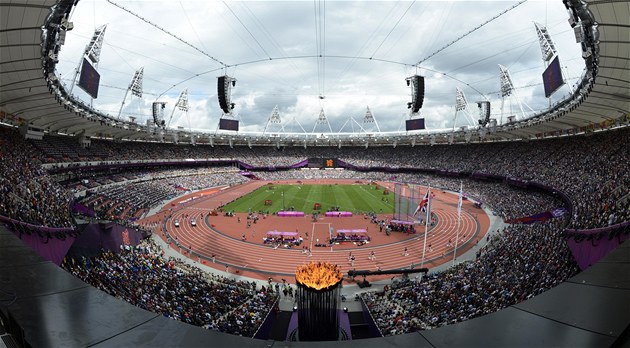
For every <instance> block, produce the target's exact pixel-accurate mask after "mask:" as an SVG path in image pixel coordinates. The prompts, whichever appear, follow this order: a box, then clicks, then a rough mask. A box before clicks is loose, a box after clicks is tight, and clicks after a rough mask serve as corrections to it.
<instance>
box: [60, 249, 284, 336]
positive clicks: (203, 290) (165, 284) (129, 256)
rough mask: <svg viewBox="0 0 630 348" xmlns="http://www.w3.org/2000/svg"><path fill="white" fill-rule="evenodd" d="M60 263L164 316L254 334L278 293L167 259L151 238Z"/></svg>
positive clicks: (110, 292)
mask: <svg viewBox="0 0 630 348" xmlns="http://www.w3.org/2000/svg"><path fill="white" fill-rule="evenodd" d="M62 267H63V268H64V269H65V270H67V271H68V272H70V273H72V274H74V275H75V276H77V277H79V278H81V279H82V280H84V281H85V282H87V283H89V284H91V285H92V286H94V287H96V288H98V289H101V290H103V291H105V292H107V293H109V294H110V295H112V296H115V297H118V298H120V299H123V300H125V301H127V302H129V303H131V304H133V305H135V306H138V307H140V308H143V309H146V310H149V311H152V312H155V313H160V314H162V315H164V316H165V317H168V318H172V319H175V320H180V321H183V322H185V323H188V324H192V325H196V326H201V327H204V328H208V329H213V330H218V331H221V332H226V333H230V334H235V335H241V336H247V337H253V335H254V334H255V333H256V330H257V329H258V327H259V326H260V325H261V324H262V322H263V320H264V319H265V317H266V316H267V314H268V313H269V311H270V310H271V309H272V306H273V305H274V303H275V302H276V299H277V297H278V294H277V293H276V292H274V290H273V287H271V286H269V287H267V288H265V287H264V286H263V287H261V288H258V287H257V285H256V283H255V282H246V281H235V280H231V279H229V278H226V277H223V276H220V275H216V274H211V273H207V272H204V271H202V270H201V269H199V268H198V267H194V266H191V265H188V264H185V263H183V262H181V261H179V260H177V259H174V258H170V257H165V256H164V254H163V252H162V250H161V249H160V247H159V246H158V245H157V244H156V243H155V242H152V241H151V240H150V239H145V240H143V241H142V242H141V243H140V244H138V245H137V246H136V247H126V248H123V250H121V251H120V252H119V253H114V252H111V251H104V252H102V253H101V254H100V255H98V256H96V257H79V258H73V257H70V256H66V258H65V259H64V261H63V263H62Z"/></svg>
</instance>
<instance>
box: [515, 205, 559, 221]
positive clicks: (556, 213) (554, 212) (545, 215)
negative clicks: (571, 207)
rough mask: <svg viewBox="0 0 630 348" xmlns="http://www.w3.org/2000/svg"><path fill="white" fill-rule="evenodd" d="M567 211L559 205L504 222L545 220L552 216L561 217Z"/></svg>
mask: <svg viewBox="0 0 630 348" xmlns="http://www.w3.org/2000/svg"><path fill="white" fill-rule="evenodd" d="M567 212H568V210H567V209H566V208H565V207H560V208H556V209H552V210H548V211H545V212H542V213H538V214H534V215H530V216H525V217H521V218H518V219H510V220H507V221H505V222H506V223H508V224H533V223H535V222H545V221H547V220H550V219H553V218H558V217H562V216H564V214H566V213H567Z"/></svg>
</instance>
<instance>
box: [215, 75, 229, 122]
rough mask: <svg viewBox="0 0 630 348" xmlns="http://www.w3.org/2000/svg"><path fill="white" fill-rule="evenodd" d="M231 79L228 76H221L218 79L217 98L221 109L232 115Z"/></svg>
mask: <svg viewBox="0 0 630 348" xmlns="http://www.w3.org/2000/svg"><path fill="white" fill-rule="evenodd" d="M229 85H230V79H229V78H228V77H227V76H219V78H218V79H217V96H218V97H219V107H220V108H221V110H223V113H225V114H228V113H230V107H229V105H228V104H230V86H229Z"/></svg>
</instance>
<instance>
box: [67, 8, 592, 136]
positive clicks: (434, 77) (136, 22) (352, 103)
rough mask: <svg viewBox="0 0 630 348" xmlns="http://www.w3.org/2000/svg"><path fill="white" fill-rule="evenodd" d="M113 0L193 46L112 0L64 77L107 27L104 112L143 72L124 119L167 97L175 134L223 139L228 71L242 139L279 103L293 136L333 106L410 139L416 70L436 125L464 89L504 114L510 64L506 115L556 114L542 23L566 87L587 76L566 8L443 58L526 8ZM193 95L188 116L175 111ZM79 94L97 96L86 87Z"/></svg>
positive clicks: (113, 108)
mask: <svg viewBox="0 0 630 348" xmlns="http://www.w3.org/2000/svg"><path fill="white" fill-rule="evenodd" d="M114 2H115V3H117V4H119V5H121V6H123V7H125V8H127V9H128V10H130V11H131V12H133V13H135V14H137V15H138V16H141V17H143V18H145V19H146V20H148V21H150V22H152V23H154V24H155V25H157V26H159V27H161V28H164V29H165V30H166V31H168V32H170V33H172V34H174V35H175V36H177V37H179V38H181V39H183V40H184V41H186V43H183V42H181V41H179V40H178V39H176V38H174V37H173V36H171V35H168V34H166V33H164V32H163V31H161V30H159V29H157V28H155V27H154V26H152V25H150V24H148V23H146V22H144V21H142V20H141V19H139V18H138V17H136V16H134V15H132V14H130V13H129V12H126V11H124V10H122V9H120V8H118V7H116V6H114V5H113V4H111V3H109V2H106V1H104V0H97V1H89V0H81V1H80V2H79V3H78V5H77V7H76V9H75V10H74V12H73V13H72V17H71V21H72V22H73V23H74V29H73V30H72V31H69V32H68V34H67V37H66V43H65V45H64V46H63V48H62V50H61V52H60V62H59V64H58V65H57V72H58V74H60V75H61V76H62V78H63V81H64V82H65V83H66V84H67V85H68V88H69V85H70V83H71V79H72V77H73V76H74V69H75V68H76V67H77V66H78V64H79V62H80V61H81V59H82V52H83V50H84V48H85V46H86V45H87V44H88V42H89V40H90V37H91V36H92V34H93V32H94V29H95V28H96V27H98V26H101V25H103V24H107V30H106V33H105V40H104V45H103V49H102V51H101V59H100V63H99V65H98V68H97V70H98V71H99V73H100V75H101V80H100V84H101V85H100V89H99V96H98V98H97V99H95V100H94V104H93V105H94V107H95V108H96V109H99V110H101V111H103V112H106V113H109V114H111V115H114V116H116V115H118V111H119V109H120V106H121V103H122V101H123V98H124V96H125V91H126V89H127V87H128V85H129V83H130V82H131V79H132V77H133V75H134V72H135V71H136V70H137V69H139V68H141V67H144V81H143V91H144V94H143V97H142V98H138V97H135V96H133V97H131V93H129V95H128V96H127V98H126V102H125V104H124V108H123V110H122V117H124V118H128V117H129V116H135V117H136V118H137V120H138V122H140V123H143V124H144V123H145V122H146V120H147V119H151V104H152V103H153V102H154V101H163V102H167V105H166V109H165V119H166V121H167V122H169V120H170V126H171V127H177V126H182V127H184V128H185V129H189V128H190V129H193V130H194V129H204V130H208V131H214V130H216V128H217V125H218V120H219V118H220V117H221V115H222V111H221V109H220V108H219V103H218V100H217V91H216V86H217V76H220V75H224V74H227V75H229V76H232V77H234V78H236V79H237V80H238V82H237V83H236V86H235V87H234V88H233V89H232V101H233V102H234V103H235V104H236V108H235V110H234V115H233V117H235V118H236V119H238V120H240V126H241V127H240V128H241V130H242V131H262V130H263V129H264V127H265V124H266V123H267V121H268V119H269V117H270V115H271V112H272V109H273V107H274V106H276V105H277V106H278V109H279V112H280V117H281V120H282V124H283V125H284V127H285V131H299V132H301V131H302V128H303V129H304V130H305V131H306V132H309V133H310V132H311V131H313V130H315V131H316V132H318V133H321V132H327V131H329V130H328V125H326V124H316V120H317V118H318V116H319V114H320V110H322V109H323V110H324V113H325V116H326V118H327V119H328V121H329V122H330V127H331V128H332V131H333V132H337V131H344V132H345V131H353V130H354V131H358V130H359V125H361V126H364V127H365V128H366V130H372V129H375V127H374V125H370V124H363V119H364V116H365V113H366V108H367V107H369V108H370V110H371V111H372V114H373V115H374V117H375V118H376V121H377V123H378V126H379V127H380V130H381V131H397V130H401V127H402V129H403V130H404V124H403V122H404V120H405V119H408V118H409V113H408V109H407V102H409V101H411V96H410V93H411V90H410V88H409V87H407V85H406V83H405V78H406V77H408V76H411V75H414V74H416V73H417V74H420V75H423V76H425V84H426V88H425V89H426V94H425V99H424V105H423V107H422V109H421V111H420V116H421V117H424V118H425V119H426V124H427V128H430V129H437V128H446V127H449V128H450V127H452V126H453V121H454V117H455V108H454V105H455V90H456V88H460V89H461V90H462V91H463V92H464V94H465V96H466V99H467V100H468V103H469V107H468V109H467V112H468V115H470V116H471V117H472V118H474V119H477V118H478V110H477V106H476V104H475V102H476V101H480V100H486V99H487V100H490V102H491V103H492V114H493V117H495V118H497V119H500V118H501V114H502V113H501V104H502V100H501V97H500V93H499V89H500V87H499V68H498V65H499V64H501V65H503V66H505V67H507V68H508V70H509V72H510V74H511V77H512V81H513V83H514V86H515V87H516V96H513V97H510V98H506V99H505V100H504V102H503V104H504V111H503V117H504V118H505V117H507V116H508V115H517V117H519V118H520V117H521V111H520V110H521V107H522V108H523V110H524V112H525V115H531V114H532V113H533V112H532V111H531V110H530V108H531V109H533V110H535V111H540V110H542V109H544V108H547V107H548V106H549V101H548V100H547V99H546V98H545V97H544V93H543V86H542V79H541V74H542V72H543V70H544V67H545V66H544V63H543V61H542V58H541V52H540V47H539V44H538V38H537V36H536V31H535V29H534V24H533V22H534V21H535V22H539V23H540V24H543V25H546V27H547V29H548V30H549V33H550V34H551V37H552V39H553V41H554V42H555V44H556V49H557V51H558V53H559V56H560V62H561V65H562V66H563V67H566V69H565V74H566V75H565V77H566V79H567V82H568V84H574V83H575V82H576V81H578V80H579V77H580V76H581V74H582V72H583V69H584V61H583V59H582V58H581V55H580V46H579V44H577V43H575V36H574V34H573V30H572V29H571V27H570V26H569V24H568V22H567V18H568V15H567V12H566V10H565V8H564V6H563V4H562V1H560V0H550V1H536V0H529V1H527V2H525V3H523V4H521V5H519V6H518V7H516V8H514V9H512V10H510V11H509V12H507V13H505V14H503V15H502V16H500V17H498V18H496V19H494V20H492V21H491V22H490V23H488V24H486V25H484V26H483V27H481V28H480V29H478V30H476V31H474V32H473V33H471V34H469V35H467V36H465V37H464V38H462V39H461V40H458V41H457V42H456V43H454V44H452V45H450V46H449V47H447V48H445V49H444V50H442V51H441V52H438V53H436V54H434V53H435V52H437V51H438V50H439V49H440V48H442V47H443V46H445V45H447V44H449V43H450V42H452V41H453V40H456V39H457V38H458V37H460V36H462V35H464V34H465V33H467V32H468V31H470V30H472V29H474V28H475V27H478V26H479V25H481V24H483V23H484V22H486V21H488V20H490V19H492V18H493V17H495V16H498V15H499V14H500V13H501V12H503V11H505V10H507V9H508V8H510V7H512V6H513V5H515V4H517V2H514V1H454V2H447V1H415V2H413V1H361V2H352V1H226V2H221V1H164V2H162V1H148V0H147V1H138V0H134V1H114ZM191 46H194V48H193V47H191ZM200 51H201V52H200ZM202 52H204V53H205V54H204V53H202ZM433 54H434V55H433ZM429 56H431V57H430V58H428V59H426V60H425V58H427V57H429ZM210 57H212V58H210ZM370 58H371V59H370ZM420 61H422V63H421V64H420V65H419V67H418V68H416V67H415V65H416V64H417V63H418V62H420ZM226 66H227V67H226ZM184 89H187V90H188V94H189V104H190V110H189V111H188V112H187V113H186V112H183V111H180V110H174V106H175V102H176V101H177V98H178V96H179V94H180V92H181V91H182V90H184ZM569 92H570V91H569V87H568V85H567V86H564V87H562V88H560V89H559V90H558V91H557V92H556V93H555V94H554V95H553V96H552V98H551V99H552V102H557V101H558V100H560V99H562V98H564V97H565V96H566V95H567V94H568V93H569ZM73 94H75V95H76V96H78V97H79V98H80V99H83V100H85V101H88V102H89V100H90V99H89V96H88V95H87V94H85V93H84V92H83V91H82V90H81V89H80V88H78V87H74V89H73ZM320 96H321V97H323V99H321V98H320ZM517 97H518V98H517ZM519 101H520V103H519ZM173 110H174V111H173ZM171 114H172V119H171ZM352 120H354V121H352ZM468 123H469V121H467V118H466V112H459V113H458V116H457V126H460V125H465V124H468ZM300 125H301V127H302V128H300ZM278 129H279V126H278V125H275V124H274V125H269V127H268V131H275V130H278Z"/></svg>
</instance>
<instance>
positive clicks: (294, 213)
mask: <svg viewBox="0 0 630 348" xmlns="http://www.w3.org/2000/svg"><path fill="white" fill-rule="evenodd" d="M278 216H290V217H302V216H304V212H303V211H279V212H278Z"/></svg>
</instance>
